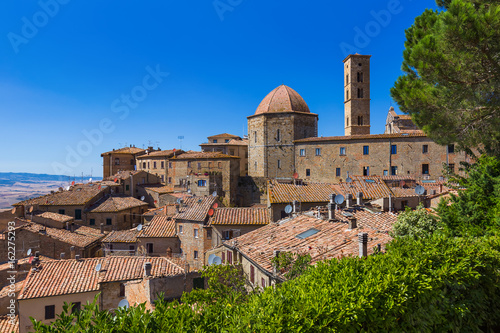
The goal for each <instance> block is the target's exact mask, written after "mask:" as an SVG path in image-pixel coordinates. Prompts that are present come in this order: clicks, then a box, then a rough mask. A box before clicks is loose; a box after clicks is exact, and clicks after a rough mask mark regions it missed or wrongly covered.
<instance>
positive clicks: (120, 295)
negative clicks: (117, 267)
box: [118, 283, 125, 297]
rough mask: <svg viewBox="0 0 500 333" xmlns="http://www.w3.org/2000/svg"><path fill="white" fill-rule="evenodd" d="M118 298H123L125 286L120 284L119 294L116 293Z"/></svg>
mask: <svg viewBox="0 0 500 333" xmlns="http://www.w3.org/2000/svg"><path fill="white" fill-rule="evenodd" d="M118 297H125V284H124V283H120V292H119V293H118Z"/></svg>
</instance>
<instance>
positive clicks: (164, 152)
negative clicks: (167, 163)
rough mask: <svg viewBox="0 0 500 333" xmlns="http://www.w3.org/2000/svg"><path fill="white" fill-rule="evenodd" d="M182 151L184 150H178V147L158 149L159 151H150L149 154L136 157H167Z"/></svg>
mask: <svg viewBox="0 0 500 333" xmlns="http://www.w3.org/2000/svg"><path fill="white" fill-rule="evenodd" d="M182 153H184V151H183V150H180V149H171V150H159V151H153V152H150V153H149V154H145V155H141V156H138V157H137V159H138V160H141V159H147V158H151V157H166V158H168V157H172V156H174V155H175V156H178V155H181V154H182Z"/></svg>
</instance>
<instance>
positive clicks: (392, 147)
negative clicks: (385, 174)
mask: <svg viewBox="0 0 500 333" xmlns="http://www.w3.org/2000/svg"><path fill="white" fill-rule="evenodd" d="M397 153H398V146H397V145H391V155H396V154H397Z"/></svg>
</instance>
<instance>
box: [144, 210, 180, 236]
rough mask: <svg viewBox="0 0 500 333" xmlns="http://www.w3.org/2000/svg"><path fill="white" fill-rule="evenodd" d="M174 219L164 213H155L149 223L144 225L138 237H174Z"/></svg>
mask: <svg viewBox="0 0 500 333" xmlns="http://www.w3.org/2000/svg"><path fill="white" fill-rule="evenodd" d="M175 236H176V234H175V221H174V220H172V219H171V218H169V217H168V216H166V215H156V216H155V217H153V219H152V220H151V223H150V224H149V225H147V226H145V227H144V229H143V230H142V232H141V234H140V235H139V237H147V238H166V237H175Z"/></svg>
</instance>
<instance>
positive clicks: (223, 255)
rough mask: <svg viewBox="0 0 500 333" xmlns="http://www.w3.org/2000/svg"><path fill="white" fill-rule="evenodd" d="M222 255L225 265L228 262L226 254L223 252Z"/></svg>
mask: <svg viewBox="0 0 500 333" xmlns="http://www.w3.org/2000/svg"><path fill="white" fill-rule="evenodd" d="M221 255H222V262H224V263H225V262H226V252H222V253H221Z"/></svg>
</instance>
